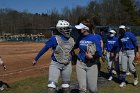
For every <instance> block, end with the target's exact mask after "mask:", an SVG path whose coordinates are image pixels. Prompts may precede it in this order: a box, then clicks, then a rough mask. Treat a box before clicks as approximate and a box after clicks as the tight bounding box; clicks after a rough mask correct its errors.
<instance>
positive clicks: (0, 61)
mask: <svg viewBox="0 0 140 93" xmlns="http://www.w3.org/2000/svg"><path fill="white" fill-rule="evenodd" d="M0 65H2V66H3V68H4V70H6V66H5V64H4V62H3V60H2V58H1V56H0Z"/></svg>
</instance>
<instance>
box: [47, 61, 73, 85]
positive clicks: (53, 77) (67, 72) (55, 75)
mask: <svg viewBox="0 0 140 93" xmlns="http://www.w3.org/2000/svg"><path fill="white" fill-rule="evenodd" d="M71 72H72V66H71V62H70V63H69V64H67V65H64V64H60V63H58V62H54V61H52V62H51V64H50V67H49V81H53V82H55V83H57V82H58V79H59V76H60V73H61V75H62V81H63V82H70V79H71Z"/></svg>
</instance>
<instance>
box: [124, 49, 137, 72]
mask: <svg viewBox="0 0 140 93" xmlns="http://www.w3.org/2000/svg"><path fill="white" fill-rule="evenodd" d="M134 57H135V53H134V50H124V51H122V56H121V64H122V71H123V72H126V71H127V63H128V66H129V69H130V71H131V72H135V71H136V70H135V66H134V64H133V61H134Z"/></svg>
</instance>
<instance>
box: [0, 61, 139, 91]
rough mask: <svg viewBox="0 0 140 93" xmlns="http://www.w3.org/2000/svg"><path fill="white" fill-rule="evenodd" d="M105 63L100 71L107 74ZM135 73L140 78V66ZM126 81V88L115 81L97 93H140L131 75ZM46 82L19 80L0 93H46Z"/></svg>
mask: <svg viewBox="0 0 140 93" xmlns="http://www.w3.org/2000/svg"><path fill="white" fill-rule="evenodd" d="M106 67H107V65H106V63H102V71H104V72H107V69H106ZM136 68H137V72H138V74H139V76H140V65H137V66H136ZM127 80H128V82H129V83H130V84H127V86H126V87H124V88H120V87H119V83H116V82H115V81H110V82H109V83H108V84H106V85H102V86H99V87H98V91H99V93H140V92H139V88H140V83H139V84H138V85H137V86H133V85H132V84H131V83H133V75H131V76H127ZM47 82H48V76H47V75H46V76H39V77H35V78H28V79H25V80H20V81H17V82H14V83H12V84H10V86H11V88H10V89H7V88H5V90H4V91H2V92H0V93H47ZM72 82H77V81H76V71H75V66H73V73H72ZM60 84H61V79H60V80H59V85H60Z"/></svg>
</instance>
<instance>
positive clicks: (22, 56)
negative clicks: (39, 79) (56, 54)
mask: <svg viewBox="0 0 140 93" xmlns="http://www.w3.org/2000/svg"><path fill="white" fill-rule="evenodd" d="M43 46H44V44H43V43H29V42H16V43H15V42H0V56H1V57H2V60H3V61H4V62H5V65H6V66H7V70H6V71H4V70H3V67H2V66H0V80H4V81H6V82H14V81H17V80H21V79H25V78H29V77H35V76H39V75H47V72H48V65H49V63H50V58H51V50H48V52H46V53H45V54H44V55H43V56H42V57H41V58H40V59H39V61H38V62H39V63H38V64H37V65H36V66H32V61H33V58H34V57H35V55H36V54H37V53H38V52H39V50H40V49H41V48H42V47H43Z"/></svg>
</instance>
